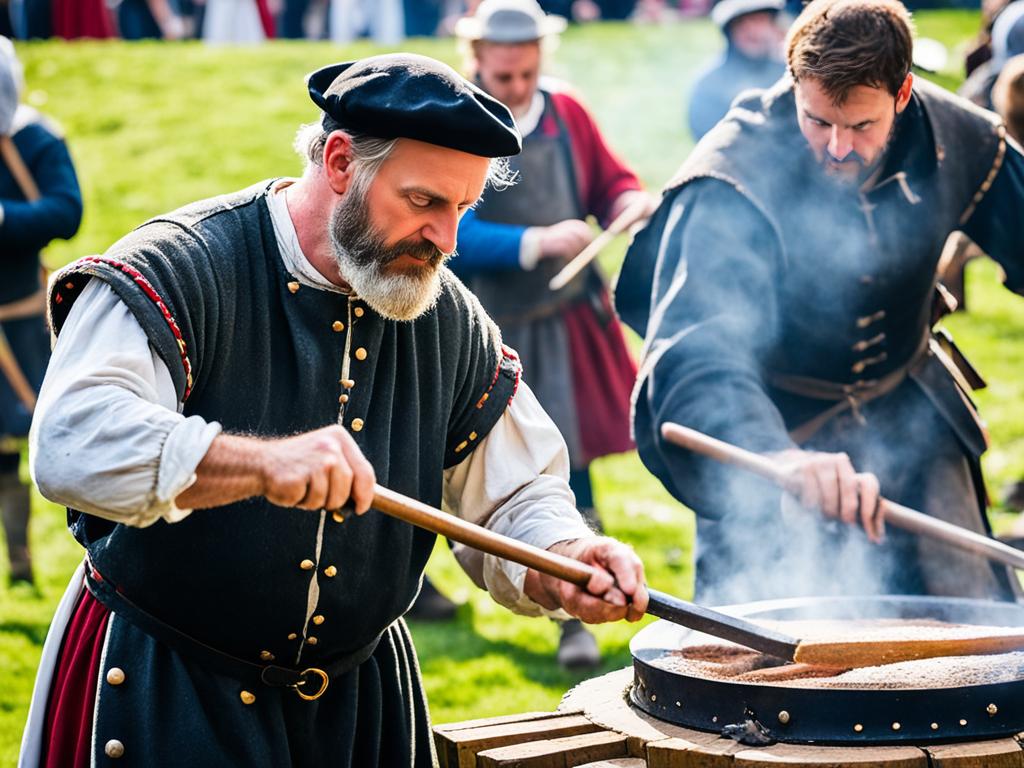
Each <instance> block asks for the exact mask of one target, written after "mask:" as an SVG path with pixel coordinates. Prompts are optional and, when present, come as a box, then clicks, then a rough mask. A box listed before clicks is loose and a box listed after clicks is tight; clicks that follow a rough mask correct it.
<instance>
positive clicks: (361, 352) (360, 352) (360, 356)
mask: <svg viewBox="0 0 1024 768" xmlns="http://www.w3.org/2000/svg"><path fill="white" fill-rule="evenodd" d="M365 359H366V349H365V348H364V347H360V348H359V349H357V350H356V360H365Z"/></svg>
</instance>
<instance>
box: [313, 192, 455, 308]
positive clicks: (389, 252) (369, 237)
mask: <svg viewBox="0 0 1024 768" xmlns="http://www.w3.org/2000/svg"><path fill="white" fill-rule="evenodd" d="M329 233H330V239H331V250H332V251H333V253H334V258H335V260H336V261H337V263H338V269H339V270H340V272H341V277H342V279H344V280H345V282H346V283H348V284H349V285H350V286H351V287H352V290H353V291H354V292H355V293H356V295H358V296H359V298H360V299H362V300H363V301H365V302H366V303H367V305H368V306H369V307H370V309H372V310H373V311H374V312H376V313H377V314H379V315H381V316H382V317H385V318H387V319H389V320H398V321H409V320H415V319H416V318H417V317H420V316H421V315H423V314H424V313H426V312H429V311H430V310H431V309H433V308H434V306H435V305H436V304H437V299H438V297H439V296H440V295H441V275H440V269H441V266H442V265H443V264H444V263H445V262H446V261H447V260H448V259H449V258H450V257H451V254H444V253H441V251H439V250H438V249H437V247H436V246H435V245H434V244H433V243H431V242H429V241H426V240H421V241H419V242H412V241H410V240H401V241H399V242H398V243H396V244H395V245H392V246H388V245H386V240H385V237H384V234H383V233H382V232H380V231H379V230H377V229H375V228H374V227H373V226H372V225H371V224H370V216H369V211H368V210H367V205H366V200H365V198H364V197H363V196H362V195H357V194H353V193H351V192H350V193H349V194H347V195H345V197H344V198H342V200H341V202H340V203H338V205H337V206H335V208H334V211H333V213H332V214H331V221H330V226H329ZM401 256H411V257H413V258H415V259H419V260H420V261H418V262H417V263H416V265H415V266H411V267H400V266H398V265H396V264H394V262H395V261H396V260H397V259H398V258H400V257H401Z"/></svg>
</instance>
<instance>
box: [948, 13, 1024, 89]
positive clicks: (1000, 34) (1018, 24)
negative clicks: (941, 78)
mask: <svg viewBox="0 0 1024 768" xmlns="http://www.w3.org/2000/svg"><path fill="white" fill-rule="evenodd" d="M988 53H989V58H988V59H986V60H984V61H983V62H982V63H980V64H978V65H977V66H976V67H975V68H974V70H973V71H971V72H970V73H969V76H968V78H967V79H966V80H965V81H964V83H963V85H961V86H960V88H959V90H958V91H957V93H959V94H960V95H961V96H963V97H964V98H966V99H970V100H971V101H973V102H974V103H975V104H977V105H978V106H979V107H984V108H985V109H992V108H993V105H992V87H993V86H994V85H995V82H996V79H997V78H998V77H999V73H1000V72H1002V70H1003V67H1004V66H1005V65H1006V62H1007V61H1009V60H1010V59H1012V58H1013V57H1014V56H1018V55H1020V54H1022V53H1024V1H1022V0H1014V1H1013V2H1011V3H1008V4H1006V5H1004V6H1002V7H1001V8H999V9H998V10H997V11H995V16H994V19H993V21H992V32H991V35H990V42H989V49H988ZM979 57H980V56H979Z"/></svg>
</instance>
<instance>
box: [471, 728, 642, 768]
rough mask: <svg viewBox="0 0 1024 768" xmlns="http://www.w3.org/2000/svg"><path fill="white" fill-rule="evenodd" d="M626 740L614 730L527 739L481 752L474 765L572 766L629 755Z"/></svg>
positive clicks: (491, 767) (510, 767) (487, 767)
mask: <svg viewBox="0 0 1024 768" xmlns="http://www.w3.org/2000/svg"><path fill="white" fill-rule="evenodd" d="M627 741H628V740H627V739H626V737H625V736H623V735H622V734H619V733H615V732H614V731H598V732H596V733H585V734H581V735H579V736H568V737H566V738H560V739H547V740H540V741H529V742H525V743H522V744H514V745H512V746H508V747H497V748H495V749H488V750H485V751H483V752H480V753H479V754H478V755H477V763H476V765H477V766H478V768H513V767H514V768H573V767H574V766H580V765H585V764H587V763H592V762H594V761H595V760H607V759H609V758H614V757H629V745H628V743H627Z"/></svg>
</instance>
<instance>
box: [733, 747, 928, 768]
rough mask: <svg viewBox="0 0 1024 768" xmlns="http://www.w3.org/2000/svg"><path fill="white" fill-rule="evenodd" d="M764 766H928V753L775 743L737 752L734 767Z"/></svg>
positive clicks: (887, 767) (841, 767) (894, 749)
mask: <svg viewBox="0 0 1024 768" xmlns="http://www.w3.org/2000/svg"><path fill="white" fill-rule="evenodd" d="M766 765H773V766H776V765H799V766H801V768H850V767H851V766H872V767H873V766H879V767H880V768H928V756H927V755H926V754H925V753H924V752H923V751H922V750H920V749H918V748H917V747H881V746H880V747H819V746H808V745H802V744H774V745H772V746H770V747H743V748H742V749H741V751H739V752H737V753H736V756H735V762H734V763H733V766H734V768H762V767H763V766H766Z"/></svg>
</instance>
